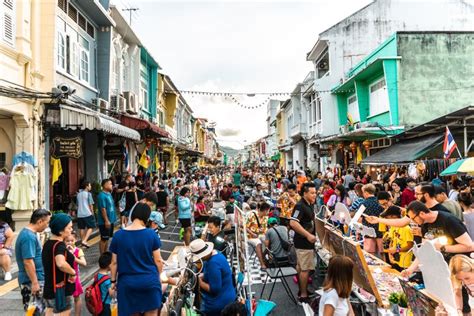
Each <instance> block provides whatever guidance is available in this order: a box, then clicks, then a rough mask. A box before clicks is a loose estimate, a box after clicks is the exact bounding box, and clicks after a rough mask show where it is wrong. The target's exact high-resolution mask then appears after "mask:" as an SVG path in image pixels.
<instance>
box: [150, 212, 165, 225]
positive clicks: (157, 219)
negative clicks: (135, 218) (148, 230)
mask: <svg viewBox="0 0 474 316" xmlns="http://www.w3.org/2000/svg"><path fill="white" fill-rule="evenodd" d="M150 222H153V223H155V224H157V225H158V227H159V228H160V229H163V228H165V227H166V226H165V225H164V224H163V215H162V214H161V213H160V212H157V211H153V212H151V214H150Z"/></svg>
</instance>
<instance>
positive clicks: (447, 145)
mask: <svg viewBox="0 0 474 316" xmlns="http://www.w3.org/2000/svg"><path fill="white" fill-rule="evenodd" d="M457 146H458V145H456V142H455V141H454V137H453V134H451V132H450V131H449V128H448V127H447V126H446V135H445V136H444V144H443V152H444V159H448V158H449V156H451V154H452V153H453V151H454V150H455V149H456V148H457Z"/></svg>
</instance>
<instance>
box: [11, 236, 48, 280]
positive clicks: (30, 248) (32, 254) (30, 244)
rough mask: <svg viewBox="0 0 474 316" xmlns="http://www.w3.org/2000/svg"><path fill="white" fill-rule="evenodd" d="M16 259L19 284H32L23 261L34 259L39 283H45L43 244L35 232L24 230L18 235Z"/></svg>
mask: <svg viewBox="0 0 474 316" xmlns="http://www.w3.org/2000/svg"><path fill="white" fill-rule="evenodd" d="M15 257H16V263H17V264H18V283H20V284H29V283H31V280H30V278H29V277H28V274H26V270H25V264H24V263H23V259H33V262H34V263H35V269H36V277H37V278H38V281H44V269H43V261H42V260H41V243H40V241H39V239H38V236H37V235H36V233H35V232H33V231H31V230H29V229H28V228H23V229H22V230H21V232H20V234H18V237H17V239H16V242H15Z"/></svg>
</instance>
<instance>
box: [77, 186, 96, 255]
mask: <svg viewBox="0 0 474 316" xmlns="http://www.w3.org/2000/svg"><path fill="white" fill-rule="evenodd" d="M91 189H92V186H91V183H90V182H84V183H83V184H82V187H81V191H79V193H78V194H77V227H78V228H79V234H80V236H81V245H82V246H83V247H86V248H89V244H88V243H87V240H89V237H90V235H91V233H92V229H93V228H95V227H96V224H95V217H94V206H93V205H94V200H93V199H92V194H91Z"/></svg>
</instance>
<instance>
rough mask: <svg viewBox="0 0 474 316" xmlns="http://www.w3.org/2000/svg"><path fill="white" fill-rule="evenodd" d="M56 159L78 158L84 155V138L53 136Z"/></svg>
mask: <svg viewBox="0 0 474 316" xmlns="http://www.w3.org/2000/svg"><path fill="white" fill-rule="evenodd" d="M52 156H53V157H54V158H56V159H59V158H62V157H66V158H74V159H78V158H80V157H81V156H82V138H80V137H74V138H63V137H54V138H53V154H52Z"/></svg>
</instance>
